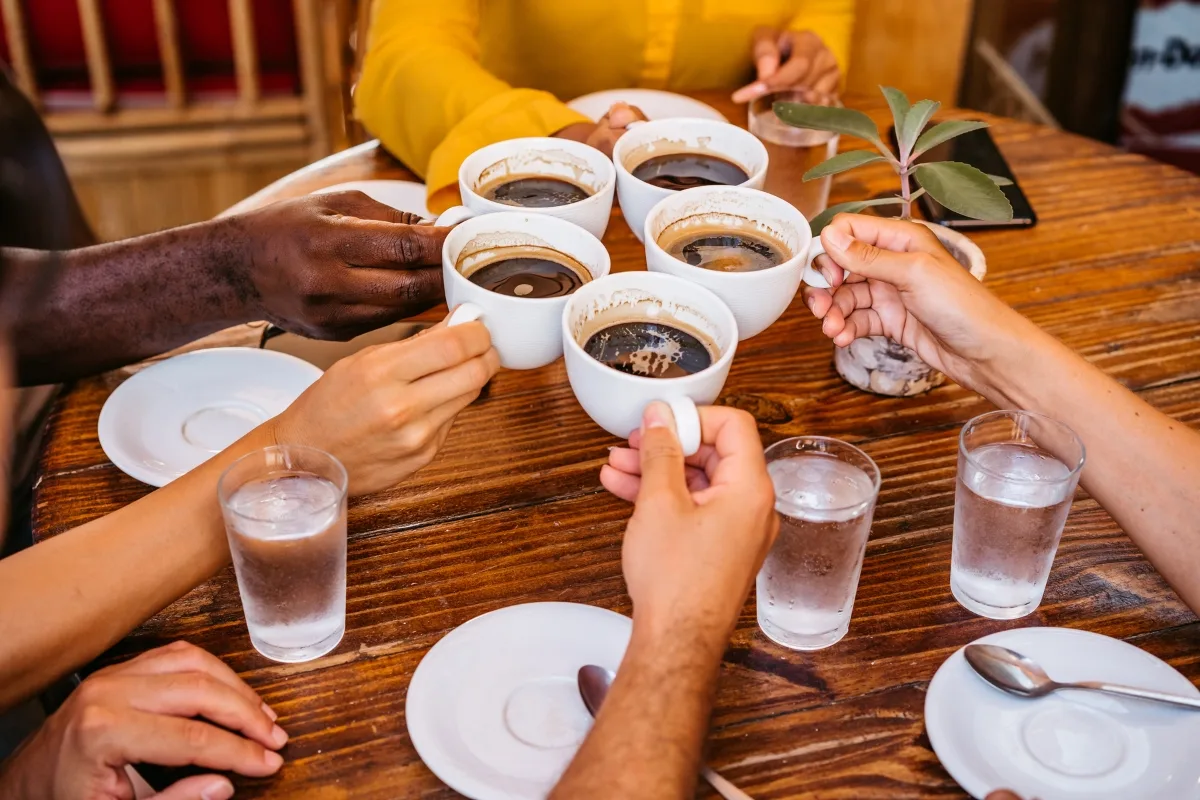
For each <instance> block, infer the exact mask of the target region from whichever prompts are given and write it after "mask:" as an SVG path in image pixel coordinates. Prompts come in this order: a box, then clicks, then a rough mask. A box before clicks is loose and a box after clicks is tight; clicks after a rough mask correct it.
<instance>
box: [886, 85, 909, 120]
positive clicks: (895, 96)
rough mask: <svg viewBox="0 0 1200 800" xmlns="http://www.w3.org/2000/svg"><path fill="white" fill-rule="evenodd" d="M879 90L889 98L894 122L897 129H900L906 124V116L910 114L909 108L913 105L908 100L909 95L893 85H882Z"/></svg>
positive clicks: (888, 102) (888, 101)
mask: <svg viewBox="0 0 1200 800" xmlns="http://www.w3.org/2000/svg"><path fill="white" fill-rule="evenodd" d="M879 90H880V91H881V92H883V96H884V97H885V98H887V104H888V108H890V109H891V110H892V122H893V123H895V125H896V130H900V128H901V127H902V126H903V125H904V117H905V115H907V114H908V109H909V108H910V107H911V106H910V104H909V102H908V96H907V95H906V94H904V92H902V91H900V90H899V89H896V88H894V87H892V86H880V87H879Z"/></svg>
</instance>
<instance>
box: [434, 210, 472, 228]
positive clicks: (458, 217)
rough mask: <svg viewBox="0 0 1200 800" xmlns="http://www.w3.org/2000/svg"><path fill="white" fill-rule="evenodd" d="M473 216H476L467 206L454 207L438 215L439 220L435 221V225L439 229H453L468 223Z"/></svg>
mask: <svg viewBox="0 0 1200 800" xmlns="http://www.w3.org/2000/svg"><path fill="white" fill-rule="evenodd" d="M473 216H475V212H474V211H472V210H471V209H469V208H467V207H466V206H454V207H453V208H448V209H446V210H445V211H443V212H442V213H441V214H438V218H437V219H435V220H434V221H433V224H434V227H437V228H452V227H454V226H455V225H457V224H458V223H460V222H466V221H467V220H469V219H471V217H473Z"/></svg>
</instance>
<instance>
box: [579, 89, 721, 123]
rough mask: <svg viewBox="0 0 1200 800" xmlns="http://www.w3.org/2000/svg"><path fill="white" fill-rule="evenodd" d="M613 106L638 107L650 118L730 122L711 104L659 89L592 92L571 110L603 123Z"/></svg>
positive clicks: (581, 98) (580, 98)
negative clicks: (615, 104) (697, 118)
mask: <svg viewBox="0 0 1200 800" xmlns="http://www.w3.org/2000/svg"><path fill="white" fill-rule="evenodd" d="M613 103H629V105H631V106H637V107H638V108H640V109H641V110H642V113H643V114H645V115H646V117H647V118H649V119H670V118H671V117H699V118H700V119H715V120H717V121H718V122H728V121H729V120H727V119H725V115H724V114H722V113H721V112H720V111H717V110H716V109H715V108H713V107H712V106H710V105H709V104H708V103H701V102H700V101H699V100H693V99H692V98H690V97H688V96H686V95H682V94H675V93H674V92H662V91H659V90H658V89H607V90H605V91H603V92H592V93H591V94H585V95H584V96H583V97H576V98H575V99H574V100H572V101H571V102H569V103H567V107H568V108H571V109H574V110H575V111H578V112H579V113H580V114H583V115H585V116H588V117H591V119H592V120H593V121H596V120H599V119H600V118H601V117H603V116H604V115H605V114H607V113H608V109H609V108H610V107H612V104H613Z"/></svg>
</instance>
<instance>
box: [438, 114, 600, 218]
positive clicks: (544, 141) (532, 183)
mask: <svg viewBox="0 0 1200 800" xmlns="http://www.w3.org/2000/svg"><path fill="white" fill-rule="evenodd" d="M458 189H459V193H460V194H461V196H462V201H463V205H462V206H456V207H455V208H452V209H449V210H448V211H446V212H444V213H443V214H442V215H441V216H439V217H438V220H437V223H436V224H437V225H454V224H457V223H458V222H460V221H461V220H462V219H465V218H469V217H471V216H478V215H480V214H490V213H494V212H498V211H513V210H522V211H526V212H529V213H533V214H544V215H546V216H550V217H557V218H559V219H565V220H567V221H568V222H573V223H575V224H576V225H578V226H580V227H581V228H583V229H584V230H586V231H588V232H589V233H591V234H592V235H593V236H595V237H596V238H597V239H598V238H600V237H601V236H603V235H604V231H605V230H606V229H607V228H608V220H609V217H610V216H612V201H613V194H614V193H615V191H616V173H615V172H614V170H613V165H612V162H611V161H610V160H609V159H608V158H606V157H605V156H604V154H603V153H601V152H600V151H598V150H596V149H595V148H594V147H589V146H587V145H585V144H582V143H581V142H575V141H571V140H569V139H555V138H552V137H527V138H522V139H509V140H506V141H503V142H496V143H495V144H491V145H488V146H487V147H482V148H480V149H479V150H476V151H475V152H474V153H472V154H471V155H470V156H468V157H467V158H466V160H464V161H463V163H462V166H460V167H459V170H458Z"/></svg>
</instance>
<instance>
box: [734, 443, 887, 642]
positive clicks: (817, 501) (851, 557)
mask: <svg viewBox="0 0 1200 800" xmlns="http://www.w3.org/2000/svg"><path fill="white" fill-rule="evenodd" d="M766 457H767V471H768V472H770V474H771V481H772V483H774V484H775V510H776V511H778V512H779V515H780V522H779V538H777V539H776V540H775V544H774V546H773V547H772V548H771V552H770V553H768V554H767V559H766V561H764V562H763V565H762V569H760V570H759V572H758V581H757V587H758V626H759V627H760V628H762V632H763V633H765V634H766V635H767V636H768V637H770V638H771V639H773V640H774V641H776V642H778V643H779V644H781V645H783V646H784V647H788V648H791V649H793V650H819V649H821V648H823V647H828V646H829V645H831V644H833V643H835V642H837V641H838V640H840V639H841V638H842V637H843V636H845V635H846V631H847V630H848V629H849V628H850V614H851V612H852V611H853V610H854V594H855V592H856V591H857V590H858V576H859V573H861V572H862V562H863V554H864V553H865V552H866V549H867V535H868V534H869V533H870V532H871V519H872V518H873V517H874V515H875V499H876V498H877V497H878V496H879V468H878V467H877V466H875V462H874V461H872V460H871V458H870V456H868V455H867V454H866V453H864V452H863V451H862V450H859V449H858V448H857V447H855V446H853V445H850V444H846V443H845V442H841V441H838V440H837V439H829V438H826V437H824V436H798V437H796V438H794V439H784V440H783V441H782V442H776V443H775V444H773V445H771V446H770V447H768V448H767V451H766Z"/></svg>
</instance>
